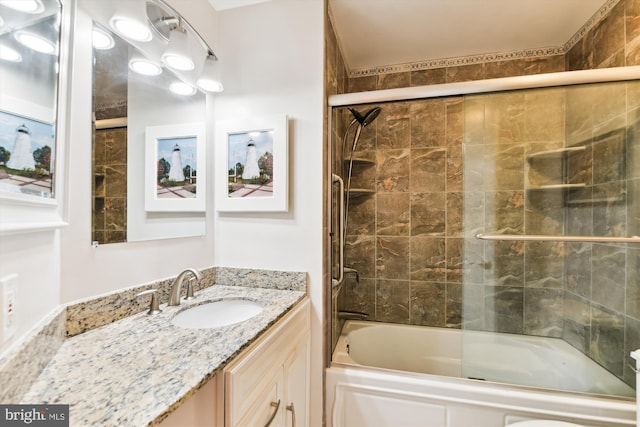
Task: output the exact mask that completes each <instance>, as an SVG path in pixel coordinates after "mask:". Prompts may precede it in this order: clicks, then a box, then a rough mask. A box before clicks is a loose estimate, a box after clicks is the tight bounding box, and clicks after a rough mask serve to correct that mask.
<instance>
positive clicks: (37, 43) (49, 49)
mask: <svg viewBox="0 0 640 427" xmlns="http://www.w3.org/2000/svg"><path fill="white" fill-rule="evenodd" d="M15 38H16V40H18V41H19V42H20V43H22V44H23V45H25V46H26V47H28V48H29V49H33V50H35V51H36V52H40V53H46V54H49V55H53V54H55V53H56V45H54V44H53V43H52V42H51V41H50V40H47V39H45V38H44V37H42V36H40V35H38V34H34V33H30V32H27V31H16V33H15Z"/></svg>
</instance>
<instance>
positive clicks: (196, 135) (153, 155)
mask: <svg viewBox="0 0 640 427" xmlns="http://www.w3.org/2000/svg"><path fill="white" fill-rule="evenodd" d="M205 147H206V144H205V125H204V123H189V124H179V125H168V126H150V127H147V128H146V129H145V192H144V194H145V210H146V211H150V212H204V211H205V209H206V204H205V194H206V183H207V175H206V172H207V171H206V157H205Z"/></svg>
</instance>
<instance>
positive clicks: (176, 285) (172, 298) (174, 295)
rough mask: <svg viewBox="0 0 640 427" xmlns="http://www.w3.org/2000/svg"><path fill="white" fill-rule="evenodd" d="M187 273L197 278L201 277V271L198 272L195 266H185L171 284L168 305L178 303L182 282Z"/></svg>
mask: <svg viewBox="0 0 640 427" xmlns="http://www.w3.org/2000/svg"><path fill="white" fill-rule="evenodd" d="M189 273H191V274H193V276H194V277H195V278H196V279H198V280H200V279H202V273H200V270H198V269H195V268H187V269H186V270H184V271H182V272H181V273H180V274H178V277H176V278H175V280H174V281H173V284H172V285H171V294H170V295H169V305H180V291H181V289H182V282H183V281H184V278H185V277H187V275H188V274H189Z"/></svg>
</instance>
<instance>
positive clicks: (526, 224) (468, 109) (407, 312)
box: [336, 82, 640, 385]
mask: <svg viewBox="0 0 640 427" xmlns="http://www.w3.org/2000/svg"><path fill="white" fill-rule="evenodd" d="M602 96H605V97H606V98H607V99H602ZM585 105H587V106H589V107H585ZM381 107H382V109H383V110H382V113H381V114H380V116H379V117H378V119H377V120H376V122H374V124H372V125H370V126H369V127H367V128H365V129H364V130H363V132H362V136H361V138H360V141H359V144H358V146H357V149H356V153H355V156H356V157H357V158H359V159H368V160H371V162H370V163H358V164H356V166H354V170H353V177H352V183H351V184H352V185H351V187H352V189H369V190H373V193H372V194H364V195H360V196H358V197H351V198H350V203H349V217H348V232H347V245H346V255H345V256H346V265H347V266H349V267H352V268H354V269H356V270H357V271H358V273H359V280H358V281H356V278H355V276H353V275H348V276H347V280H346V281H345V284H344V286H343V289H342V293H341V294H340V295H339V296H338V297H337V298H336V301H337V304H338V307H339V309H340V310H346V311H356V312H363V313H367V314H368V315H369V318H370V319H372V320H377V321H386V322H397V323H406V324H415V325H428V326H441V327H453V328H460V327H464V328H468V329H477V330H486V331H496V332H506V333H518V334H528V335H539V336H549V337H556V338H562V339H564V340H565V341H567V342H569V343H570V344H572V345H573V346H574V347H576V348H577V349H579V350H580V351H582V352H584V353H585V354H587V355H589V356H590V357H591V358H592V359H593V360H595V361H596V362H598V363H599V364H600V365H602V366H604V367H605V368H606V369H608V370H609V371H610V372H612V373H614V374H615V375H617V376H618V377H620V378H621V379H623V380H625V381H626V382H627V383H629V384H631V385H634V379H635V375H634V373H633V371H632V370H631V369H630V368H629V367H628V364H627V362H630V359H629V358H628V354H629V352H630V351H631V350H634V349H636V348H639V347H640V329H638V327H640V323H639V322H640V318H638V316H639V315H640V291H639V288H640V286H639V284H640V281H639V280H638V279H640V277H639V276H640V272H639V270H638V266H639V265H640V249H637V248H635V247H634V246H633V245H629V247H626V246H624V245H622V246H620V245H613V244H577V243H562V242H523V241H496V242H482V241H479V240H477V239H476V238H475V237H474V236H475V235H476V233H478V232H484V233H492V234H493V233H496V234H560V235H561V234H570V235H603V236H624V235H637V234H640V207H639V206H640V201H638V200H636V199H638V194H640V193H639V192H638V189H639V188H640V172H637V171H638V170H640V148H639V147H640V83H637V82H629V83H612V84H604V85H588V86H582V87H572V88H568V89H565V88H550V89H537V90H530V91H518V92H509V93H500V94H483V95H474V96H468V97H465V98H464V99H462V98H447V99H432V100H418V101H406V102H401V103H386V104H383V105H381ZM367 108H369V107H367ZM361 109H363V107H361ZM363 110H364V109H363ZM339 114H340V117H338V119H339V122H340V126H339V128H340V130H344V128H345V125H346V124H347V123H348V122H349V121H350V119H351V117H350V115H349V114H350V113H348V112H347V111H346V110H341V111H340V113H339ZM352 137H353V136H352V133H349V137H348V138H347V140H348V141H347V142H348V144H350V143H351V142H350V141H351V140H352V139H351V138H352ZM580 145H583V146H585V147H586V148H585V149H584V150H583V151H579V152H578V153H577V154H571V155H570V156H569V155H567V156H566V157H564V156H565V155H564V154H560V155H551V156H548V155H544V154H541V153H547V152H550V151H554V150H558V149H562V148H565V147H566V146H570V147H575V146H580ZM463 150H464V155H463ZM579 182H582V183H584V184H585V187H583V188H578V189H566V188H564V187H561V188H549V187H548V186H550V185H557V184H561V185H562V184H578V183H579ZM545 186H547V188H545ZM352 191H353V190H352Z"/></svg>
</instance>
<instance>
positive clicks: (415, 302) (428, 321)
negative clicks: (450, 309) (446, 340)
mask: <svg viewBox="0 0 640 427" xmlns="http://www.w3.org/2000/svg"><path fill="white" fill-rule="evenodd" d="M445 298H446V287H445V284H444V283H437V282H436V283H434V282H416V281H412V282H411V294H410V299H409V307H410V313H409V318H410V323H411V324H412V325H422V326H439V327H444V326H445V323H446V312H445V302H446V300H445Z"/></svg>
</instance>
